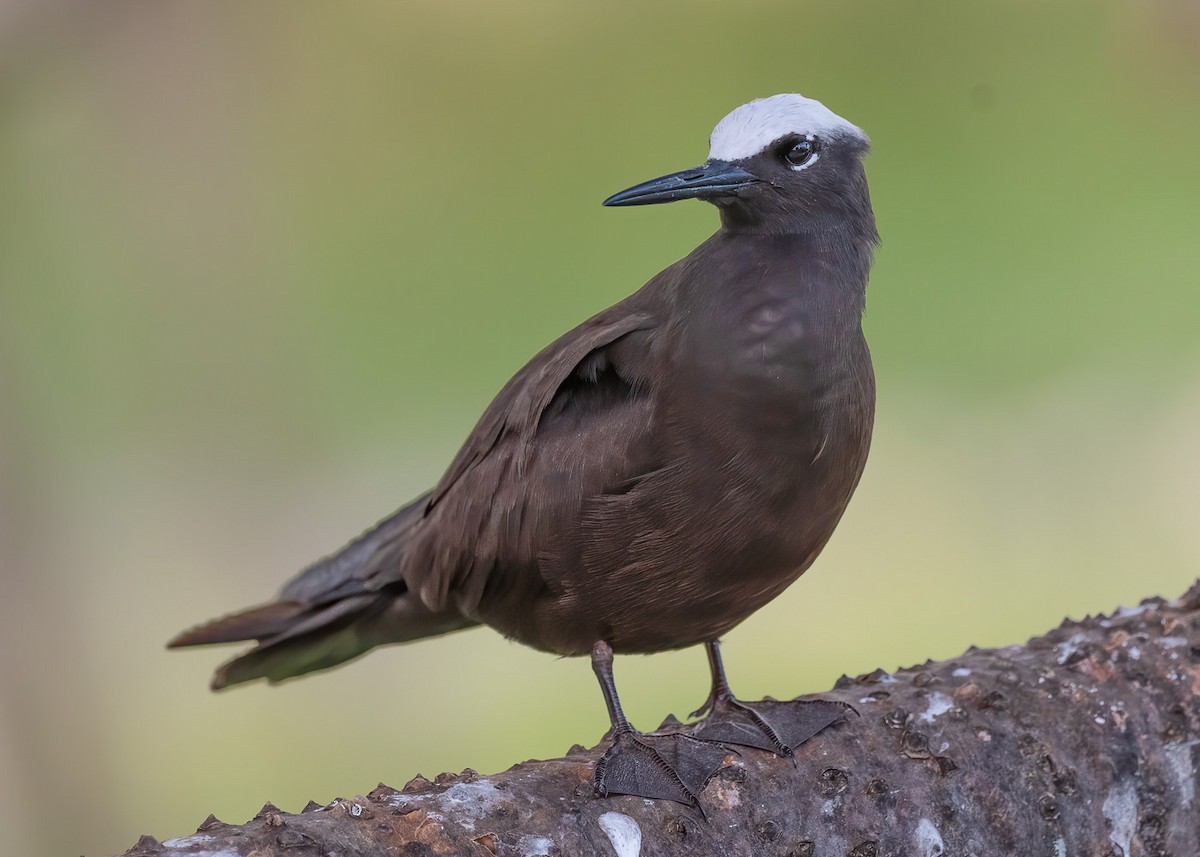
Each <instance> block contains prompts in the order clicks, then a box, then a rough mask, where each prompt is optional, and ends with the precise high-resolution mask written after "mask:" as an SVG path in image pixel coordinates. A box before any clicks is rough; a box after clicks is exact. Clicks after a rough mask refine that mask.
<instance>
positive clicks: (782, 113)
mask: <svg viewBox="0 0 1200 857" xmlns="http://www.w3.org/2000/svg"><path fill="white" fill-rule="evenodd" d="M788 134H800V135H802V136H807V135H816V136H818V137H831V136H835V135H838V134H843V135H850V136H854V137H858V138H859V139H861V140H866V139H867V135H866V134H864V133H863V130H862V129H861V128H859V127H858V126H857V125H855V124H853V123H851V122H847V121H846V120H845V119H843V118H842V117H841V116H838V115H837V114H836V113H834V112H833V111H832V110H830V109H829V108H828V107H826V106H825V105H824V104H822V103H821V102H819V101H817V100H815V99H812V98H805V97H804V96H803V95H797V94H795V93H788V94H785V95H772V96H771V97H770V98H760V99H758V100H757V101H751V102H750V103H749V104H743V105H742V106H741V107H739V108H737V109H736V110H734V111H733V112H732V113H730V114H729V115H728V116H726V117H725V118H724V119H722V120H721V121H720V122H718V123H717V127H716V128H714V129H713V132H712V137H711V138H710V140H709V150H708V159H709V160H710V161H739V160H741V159H742V158H749V157H752V156H754V155H757V154H758V153H759V152H761V151H762V150H763V149H765V148H766V147H767V146H768V145H769V144H770V143H773V142H774V141H776V140H778V139H779V138H780V137H784V136H787V135H788Z"/></svg>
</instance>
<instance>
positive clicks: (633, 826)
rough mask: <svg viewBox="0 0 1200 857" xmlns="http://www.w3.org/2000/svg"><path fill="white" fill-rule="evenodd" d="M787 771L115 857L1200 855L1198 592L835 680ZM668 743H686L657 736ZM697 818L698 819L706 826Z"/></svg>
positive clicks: (487, 782)
mask: <svg viewBox="0 0 1200 857" xmlns="http://www.w3.org/2000/svg"><path fill="white" fill-rule="evenodd" d="M822 698H826V699H829V698H832V699H838V700H841V701H844V702H847V703H850V704H851V705H853V706H854V707H855V708H856V709H857V710H858V712H859V715H860V716H859V717H854V716H850V717H849V718H848V719H847V720H845V721H843V722H840V723H838V724H835V725H834V726H833V727H831V728H829V729H827V730H826V731H825V732H823V733H821V734H820V735H818V736H817V737H816V738H814V739H812V740H811V741H810V742H808V743H807V744H805V745H803V746H802V747H800V748H799V750H798V751H797V753H796V757H795V760H794V763H793V762H792V761H789V760H787V759H781V758H777V757H775V756H773V755H772V754H770V753H765V752H760V751H756V750H743V751H741V753H740V755H738V754H734V753H730V755H729V756H728V757H727V759H726V761H725V765H724V767H723V768H722V769H721V770H720V772H719V773H718V775H717V776H716V777H715V778H714V779H713V780H712V781H711V782H710V783H709V785H708V787H707V788H706V789H705V790H704V793H703V794H702V795H701V803H702V806H703V815H702V813H701V812H699V811H697V810H695V809H691V808H689V807H686V806H682V805H680V804H675V803H671V802H667V801H648V800H643V799H640V798H630V797H609V798H604V799H599V798H596V797H595V796H594V795H593V793H592V789H591V779H590V778H591V771H592V765H593V764H594V763H595V762H596V760H597V758H598V757H599V753H598V751H597V750H596V748H592V749H586V750H585V749H583V748H574V749H573V750H572V752H570V753H568V755H567V756H566V757H564V758H560V759H549V760H546V761H531V762H525V763H522V764H519V765H516V766H514V767H512V768H510V769H509V770H507V771H505V772H503V773H500V774H495V775H494V776H486V777H485V776H480V775H478V774H476V773H475V772H474V771H471V770H467V771H464V772H463V773H462V774H461V775H457V776H452V775H443V776H441V777H439V778H438V781H437V782H435V783H430V782H429V781H427V780H425V779H424V778H422V777H417V778H416V779H414V780H413V781H412V782H410V783H408V784H407V785H406V786H405V787H404V788H403V789H401V790H399V791H397V790H395V789H392V788H389V787H387V786H384V785H382V784H381V785H379V786H378V787H377V788H375V789H374V790H373V791H372V792H371V793H370V794H368V795H366V796H361V797H356V798H353V799H340V798H339V799H338V800H335V801H334V802H333V803H331V804H329V805H327V806H318V805H316V804H311V803H310V804H309V806H308V807H306V808H305V810H304V811H303V812H301V813H299V814H295V815H293V814H290V813H286V812H282V811H281V810H278V809H276V808H275V807H273V806H271V805H270V804H268V805H266V806H264V807H263V809H262V811H260V812H259V813H258V815H256V816H255V817H254V818H253V819H252V820H250V821H249V822H247V823H246V824H242V825H229V824H224V823H222V822H220V821H218V820H216V819H215V818H213V817H212V816H210V817H209V819H208V820H207V821H205V822H204V823H203V824H202V825H201V826H200V829H199V830H198V831H197V832H196V834H194V835H192V836H188V837H184V838H181V839H172V840H168V841H167V842H164V843H161V844H160V843H159V842H157V841H156V840H155V839H154V838H153V837H149V836H143V837H142V839H140V840H139V841H138V843H137V844H136V845H134V847H133V848H131V849H130V850H129V851H128V852H127V854H129V855H131V857H148V855H170V857H186V855H192V857H199V855H208V857H217V855H220V857H235V855H237V856H238V857H249V855H256V857H266V855H294V857H303V855H308V854H320V855H335V854H336V855H342V857H350V856H351V855H434V854H437V855H464V857H465V856H466V855H471V857H488V855H500V857H509V855H515V857H536V855H542V854H544V855H552V857H557V856H558V855H563V857H566V855H604V857H612V855H614V854H615V855H616V857H638V855H645V857H650V855H659V854H721V855H743V854H744V855H750V854H754V855H763V854H770V855H774V854H778V855H791V857H825V855H831V857H832V855H838V857H841V855H849V857H884V855H895V856H896V857H909V855H916V857H933V855H942V854H944V855H947V857H949V855H971V854H975V855H979V857H984V855H1008V854H1019V855H1054V857H1066V855H1086V857H1101V855H1127V857H1132V855H1180V857H1182V855H1195V854H1200V796H1198V795H1197V757H1198V755H1200V751H1198V748H1200V710H1198V705H1197V700H1198V699H1200V582H1197V584H1196V585H1194V586H1193V587H1192V588H1191V590H1189V591H1188V593H1186V594H1185V595H1184V596H1183V597H1182V598H1181V599H1179V600H1178V601H1176V602H1165V601H1163V600H1162V599H1148V600H1147V601H1144V602H1143V603H1142V605H1141V606H1140V607H1137V608H1134V609H1123V610H1118V611H1117V612H1116V613H1115V614H1113V615H1112V616H1110V617H1107V618H1105V617H1095V618H1093V617H1089V618H1087V619H1084V620H1083V621H1082V622H1065V623H1064V624H1063V625H1062V626H1060V627H1059V628H1057V629H1056V630H1054V631H1052V632H1050V633H1049V634H1046V635H1045V636H1043V637H1037V638H1035V639H1033V640H1030V641H1029V642H1028V643H1027V644H1026V645H1024V646H1009V647H1007V648H1004V649H990V650H978V649H971V650H969V651H968V652H967V653H966V654H964V655H963V656H961V657H958V658H955V659H953V660H950V661H945V662H939V663H932V662H927V663H926V664H924V665H922V666H917V667H912V668H910V669H905V670H900V671H899V672H898V673H896V674H895V675H890V674H888V673H884V672H882V671H876V672H874V673H870V674H868V675H863V676H859V677H858V678H855V679H851V678H846V677H843V678H842V679H841V680H839V681H838V683H837V685H836V686H835V688H834V689H833V691H832V692H830V693H828V694H823V695H822ZM667 728H682V729H686V728H687V727H680V726H677V725H675V726H668V727H667ZM705 815H706V816H707V818H705Z"/></svg>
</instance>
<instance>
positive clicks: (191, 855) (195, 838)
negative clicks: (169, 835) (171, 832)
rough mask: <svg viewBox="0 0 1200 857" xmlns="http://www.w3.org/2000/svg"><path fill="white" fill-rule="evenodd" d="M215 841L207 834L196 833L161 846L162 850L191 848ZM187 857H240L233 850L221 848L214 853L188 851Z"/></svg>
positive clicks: (213, 837)
mask: <svg viewBox="0 0 1200 857" xmlns="http://www.w3.org/2000/svg"><path fill="white" fill-rule="evenodd" d="M215 840H216V837H215V836H210V835H208V834H207V833H196V834H194V835H192V836H181V837H179V838H177V839H168V840H167V841H165V842H164V843H163V844H162V845H163V848H193V847H195V846H197V845H205V844H207V843H209V842H213V841H215ZM188 857H240V855H239V854H238V852H237V851H236V850H234V849H233V848H221V849H218V850H216V851H189V852H188Z"/></svg>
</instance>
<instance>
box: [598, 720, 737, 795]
mask: <svg viewBox="0 0 1200 857" xmlns="http://www.w3.org/2000/svg"><path fill="white" fill-rule="evenodd" d="M612 741H613V743H612V746H611V747H609V748H608V752H607V753H605V754H604V756H603V757H602V758H601V759H600V761H599V762H597V763H596V770H595V774H594V775H593V785H594V786H595V789H596V793H597V794H599V795H601V796H602V797H603V796H607V795H610V794H622V795H634V796H636V797H644V798H651V799H655V800H673V801H676V802H678V803H684V804H688V805H690V806H694V807H699V806H700V801H699V795H700V792H702V791H704V787H705V786H706V785H708V781H709V780H711V779H712V778H713V776H714V775H715V774H716V773H717V770H718V769H719V768H720V767H721V763H722V762H723V761H724V760H725V757H726V756H727V755H728V754H729V753H730V752H731V751H729V750H727V749H726V748H724V747H722V746H721V745H720V744H716V743H712V742H709V741H707V740H704V741H698V740H696V739H695V738H692V737H690V736H688V735H683V734H679V733H652V734H646V733H642V732H637V731H635V730H632V729H627V730H622V731H618V732H616V733H615V734H614V735H613V739H612Z"/></svg>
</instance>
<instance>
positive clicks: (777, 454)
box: [501, 433, 866, 654]
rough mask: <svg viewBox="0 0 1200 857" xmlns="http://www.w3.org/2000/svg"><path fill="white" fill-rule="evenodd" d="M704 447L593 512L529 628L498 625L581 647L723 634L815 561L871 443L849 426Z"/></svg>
mask: <svg viewBox="0 0 1200 857" xmlns="http://www.w3.org/2000/svg"><path fill="white" fill-rule="evenodd" d="M750 446H757V445H756V444H752V445H750ZM822 446H823V448H822ZM814 450H816V451H815V452H814ZM695 452H696V454H697V457H696V458H694V459H692V460H691V461H688V462H686V463H681V464H679V465H677V466H676V467H673V468H668V469H667V471H666V473H664V474H662V475H661V476H657V475H656V476H652V477H650V478H648V479H646V480H644V481H643V482H641V483H639V484H638V486H637V487H636V488H635V489H634V490H632V491H629V492H627V493H624V494H621V495H619V496H611V497H606V498H602V500H600V501H598V503H597V504H596V505H595V506H593V507H592V508H590V509H589V510H585V513H584V514H583V515H582V516H581V519H580V521H579V522H578V525H577V526H578V529H577V530H575V534H574V538H573V539H571V541H572V542H574V543H576V544H578V545H579V550H578V551H573V552H571V558H570V559H567V557H562V560H565V561H566V562H568V563H572V564H571V565H567V566H564V567H561V568H559V569H557V572H558V573H557V574H556V573H555V571H554V570H551V573H550V574H549V575H547V576H548V577H550V578H552V579H555V580H556V581H557V584H558V586H557V589H556V591H554V592H552V593H547V596H546V597H544V598H543V599H541V600H540V601H539V603H538V605H537V606H536V608H535V610H534V611H532V612H529V613H528V614H527V616H526V621H525V622H523V623H522V628H520V629H516V628H512V629H508V630H506V629H503V628H502V629H501V630H502V631H505V633H509V634H510V635H511V636H515V637H517V638H518V639H521V640H522V641H523V642H527V643H530V644H531V645H534V646H536V647H538V648H542V649H546V650H549V651H554V652H559V653H563V654H584V653H586V652H587V651H589V650H590V648H591V646H592V644H593V643H594V642H595V641H596V640H597V639H604V640H606V641H608V642H609V643H610V644H611V645H612V647H613V649H614V650H615V651H617V652H654V651H662V650H666V649H673V648H681V647H684V646H690V645H693V644H696V643H699V642H703V641H705V640H711V639H715V638H716V637H719V636H720V635H722V634H724V633H726V632H727V631H729V630H730V629H731V628H733V627H734V626H735V625H737V624H738V623H740V622H741V621H742V620H744V619H745V618H746V617H748V616H749V615H750V614H752V613H754V612H755V611H756V610H758V609H759V608H760V607H762V606H764V605H765V604H766V603H767V602H769V601H771V600H772V599H774V598H775V597H777V596H778V595H779V594H780V593H781V592H782V591H783V590H784V589H786V588H787V587H788V586H789V585H790V584H791V583H793V582H794V581H795V580H796V578H798V577H799V576H800V575H801V574H802V573H803V572H804V571H805V570H806V569H807V568H808V567H809V566H810V565H811V564H812V562H813V560H815V559H816V557H817V555H818V554H819V553H820V551H821V549H822V548H823V547H824V546H825V543H826V542H827V541H828V539H829V538H830V536H831V535H832V534H833V531H834V528H835V527H836V526H837V523H838V521H839V520H840V518H841V516H842V513H843V512H844V511H845V508H846V505H847V503H848V502H849V500H850V496H851V494H852V493H853V491H854V487H855V485H856V484H857V482H858V477H859V474H860V473H861V471H862V462H863V459H865V455H866V446H865V443H864V442H863V441H862V439H861V438H858V437H853V436H851V435H850V434H849V433H847V434H845V435H843V436H840V437H834V438H827V439H826V440H825V441H824V443H823V444H822V442H821V441H819V440H816V439H814V438H812V437H809V436H808V434H807V433H805V435H804V437H802V438H799V439H796V440H795V442H794V443H793V447H792V454H791V455H788V454H786V453H784V452H781V451H780V450H779V449H776V448H774V447H771V446H769V445H768V446H765V447H764V448H763V451H762V454H756V452H755V450H754V449H746V448H743V449H742V450H741V456H740V457H739V456H737V455H732V456H729V457H727V458H725V459H721V458H719V457H712V456H711V452H710V451H709V450H707V449H706V447H705V446H704V445H703V444H699V445H698V446H697V449H696V450H695ZM814 459H815V460H814ZM547 561H548V562H552V563H554V562H558V561H559V560H558V559H554V558H547Z"/></svg>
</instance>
